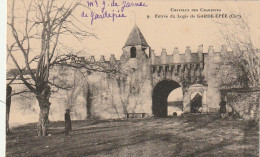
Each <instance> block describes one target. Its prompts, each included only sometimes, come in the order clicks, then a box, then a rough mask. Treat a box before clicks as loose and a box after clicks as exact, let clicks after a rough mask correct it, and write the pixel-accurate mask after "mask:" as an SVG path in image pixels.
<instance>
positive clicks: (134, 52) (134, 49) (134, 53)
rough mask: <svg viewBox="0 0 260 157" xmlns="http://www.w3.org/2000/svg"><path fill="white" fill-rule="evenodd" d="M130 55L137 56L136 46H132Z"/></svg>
mask: <svg viewBox="0 0 260 157" xmlns="http://www.w3.org/2000/svg"><path fill="white" fill-rule="evenodd" d="M130 56H131V58H136V48H135V47H131V49H130Z"/></svg>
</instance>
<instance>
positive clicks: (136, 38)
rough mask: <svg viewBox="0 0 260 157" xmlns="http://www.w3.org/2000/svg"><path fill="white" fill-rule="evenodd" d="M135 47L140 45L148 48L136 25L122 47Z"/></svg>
mask: <svg viewBox="0 0 260 157" xmlns="http://www.w3.org/2000/svg"><path fill="white" fill-rule="evenodd" d="M135 45H142V46H145V47H150V46H149V45H148V44H147V42H146V40H145V39H144V36H143V34H142V33H141V31H140V29H139V28H138V26H137V25H135V26H134V28H133V29H132V31H131V33H130V34H129V36H128V38H127V40H126V43H125V46H124V47H126V46H135ZM124 47H123V48H124Z"/></svg>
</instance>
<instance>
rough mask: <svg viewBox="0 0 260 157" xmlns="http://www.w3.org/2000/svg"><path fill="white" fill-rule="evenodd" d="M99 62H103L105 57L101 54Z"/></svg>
mask: <svg viewBox="0 0 260 157" xmlns="http://www.w3.org/2000/svg"><path fill="white" fill-rule="evenodd" d="M100 62H102V63H103V62H105V57H104V56H103V55H101V57H100Z"/></svg>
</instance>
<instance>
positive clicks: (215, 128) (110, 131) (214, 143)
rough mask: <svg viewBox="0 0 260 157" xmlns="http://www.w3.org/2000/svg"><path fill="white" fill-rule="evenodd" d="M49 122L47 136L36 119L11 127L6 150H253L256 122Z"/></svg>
mask: <svg viewBox="0 0 260 157" xmlns="http://www.w3.org/2000/svg"><path fill="white" fill-rule="evenodd" d="M72 128H73V131H72V132H71V133H70V135H69V136H66V135H65V134H64V131H63V130H64V122H51V123H50V130H49V134H51V136H47V137H38V136H37V134H36V124H28V125H24V126H20V127H17V128H14V129H13V130H12V132H13V134H12V135H10V136H8V137H7V144H6V155H7V156H123V157H124V156H126V157H128V156H134V157H135V156H147V157H148V156H149V157H150V156H155V157H158V156H187V157H188V156H206V157H208V156H238V157H240V156H245V157H248V156H258V153H259V151H258V148H259V143H258V142H259V141H258V139H259V135H258V127H257V126H254V125H250V124H249V123H248V122H244V121H238V120H231V119H220V118H219V116H218V115H216V114H201V115H196V114H189V115H185V116H183V117H175V118H173V117H172V118H144V119H129V120H104V121H101V120H87V121H73V122H72Z"/></svg>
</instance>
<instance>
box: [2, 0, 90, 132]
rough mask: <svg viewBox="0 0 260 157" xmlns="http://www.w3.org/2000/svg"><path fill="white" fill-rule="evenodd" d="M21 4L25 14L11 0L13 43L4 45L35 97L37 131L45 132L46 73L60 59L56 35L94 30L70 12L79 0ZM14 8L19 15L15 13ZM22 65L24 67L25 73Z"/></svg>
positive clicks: (81, 35) (35, 0)
mask: <svg viewBox="0 0 260 157" xmlns="http://www.w3.org/2000/svg"><path fill="white" fill-rule="evenodd" d="M22 2H23V1H22ZM20 3H21V2H20ZM22 4H23V5H24V9H25V15H24V16H22V15H23V14H24V12H20V13H19V12H18V10H19V11H21V9H22V8H16V7H17V6H19V4H18V5H16V1H15V0H13V1H12V5H11V7H10V15H11V16H10V18H9V21H8V26H9V28H10V33H11V34H12V37H13V40H14V44H12V45H9V46H7V49H8V54H9V56H10V57H11V59H12V61H13V63H14V65H15V66H16V68H17V69H18V72H19V79H21V81H22V82H23V84H24V85H25V86H26V87H27V89H28V90H29V91H30V92H32V93H34V94H35V96H36V99H37V100H38V103H39V107H40V115H39V123H38V126H37V131H38V135H39V136H46V134H47V122H48V115H49V109H50V105H51V103H50V102H49V98H50V95H51V85H53V84H51V83H50V81H49V76H50V69H51V67H52V66H54V65H55V64H56V63H57V61H58V60H59V59H60V54H58V53H57V50H58V48H59V44H60V41H59V39H60V38H61V36H64V35H72V36H74V37H75V38H76V39H78V40H81V39H83V38H84V37H87V36H94V34H92V33H89V32H88V31H85V30H83V29H81V28H79V27H78V26H77V24H76V22H79V21H78V20H77V18H76V17H75V16H74V15H73V14H72V13H73V12H74V11H75V9H76V8H77V7H78V6H82V4H81V3H80V1H72V2H71V3H69V4H67V3H66V1H65V2H64V3H62V4H61V3H58V2H57V1H55V0H46V1H45V0H31V1H30V3H29V4H28V5H26V3H25V2H23V3H21V5H22ZM16 11H17V12H18V13H19V15H17V14H15V13H16ZM19 16H22V17H19ZM19 20H20V21H19ZM21 20H23V23H22V24H21V23H20V22H21ZM18 24H19V25H18ZM13 48H15V50H16V51H14V50H13ZM14 52H17V53H15V54H14ZM18 53H20V54H21V55H20V56H19V55H18ZM20 57H22V59H21V58H20ZM21 60H22V61H21ZM22 62H23V63H22ZM31 63H32V64H31ZM23 66H24V68H23ZM23 69H25V70H26V71H27V73H26V74H25V73H24V72H23Z"/></svg>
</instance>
